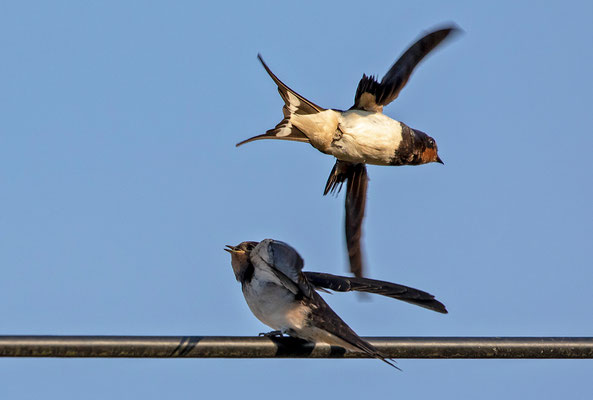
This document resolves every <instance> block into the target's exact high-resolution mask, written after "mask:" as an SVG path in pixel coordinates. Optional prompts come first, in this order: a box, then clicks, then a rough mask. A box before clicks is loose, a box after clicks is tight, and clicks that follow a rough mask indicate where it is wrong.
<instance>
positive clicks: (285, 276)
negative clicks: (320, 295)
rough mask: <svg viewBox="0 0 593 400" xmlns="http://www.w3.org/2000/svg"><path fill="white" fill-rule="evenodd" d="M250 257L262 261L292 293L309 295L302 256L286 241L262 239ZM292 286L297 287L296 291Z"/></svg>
mask: <svg viewBox="0 0 593 400" xmlns="http://www.w3.org/2000/svg"><path fill="white" fill-rule="evenodd" d="M250 257H251V258H252V259H253V260H254V261H256V262H257V261H259V260H261V261H263V262H264V263H266V264H267V265H268V266H269V267H270V269H271V270H272V272H273V273H274V274H275V275H276V276H277V277H278V278H279V279H280V280H281V281H282V282H283V283H285V286H287V285H288V286H290V287H288V286H287V288H288V289H289V290H291V291H292V292H293V293H294V294H297V292H301V293H302V294H303V295H304V296H306V297H311V293H312V292H314V289H313V287H312V286H311V285H310V284H309V282H308V281H307V278H306V277H305V276H304V275H303V272H302V270H303V265H304V262H303V258H302V257H301V256H300V255H299V253H298V252H297V251H296V250H295V249H294V248H293V247H291V246H290V245H288V244H287V243H284V242H281V241H279V240H273V239H265V240H262V241H261V242H260V243H259V244H258V245H257V246H256V247H255V248H254V249H253V250H252V251H251V255H250ZM291 288H292V289H291ZM294 288H298V290H297V292H295V291H294Z"/></svg>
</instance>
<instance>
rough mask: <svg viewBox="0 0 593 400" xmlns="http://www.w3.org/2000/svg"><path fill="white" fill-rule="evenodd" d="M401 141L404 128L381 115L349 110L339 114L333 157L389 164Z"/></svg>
mask: <svg viewBox="0 0 593 400" xmlns="http://www.w3.org/2000/svg"><path fill="white" fill-rule="evenodd" d="M401 142H402V125H401V123H400V122H398V121H396V120H394V119H391V118H389V117H388V116H386V115H384V114H382V113H376V112H369V111H362V110H349V111H345V112H343V113H342V114H341V115H340V118H339V123H338V134H337V135H336V136H335V138H334V140H333V142H332V144H331V149H330V152H329V153H330V154H332V155H333V156H334V157H336V158H337V159H338V160H342V161H350V162H354V163H366V164H376V165H390V163H391V160H392V159H393V154H394V152H395V150H396V149H397V148H398V147H399V145H400V143H401Z"/></svg>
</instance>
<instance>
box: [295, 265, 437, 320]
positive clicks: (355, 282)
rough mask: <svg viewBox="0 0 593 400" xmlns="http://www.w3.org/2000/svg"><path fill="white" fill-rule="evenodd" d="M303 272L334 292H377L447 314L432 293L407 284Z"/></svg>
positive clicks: (308, 277)
mask: <svg viewBox="0 0 593 400" xmlns="http://www.w3.org/2000/svg"><path fill="white" fill-rule="evenodd" d="M304 274H305V276H306V277H307V279H308V280H309V282H310V283H311V284H312V285H313V286H315V287H321V288H324V289H329V290H334V291H336V292H350V291H358V292H366V293H374V294H379V295H382V296H387V297H391V298H393V299H397V300H401V301H405V302H407V303H411V304H414V305H417V306H420V307H424V308H427V309H429V310H433V311H436V312H440V313H443V314H447V309H446V308H445V305H444V304H443V303H441V302H440V301H438V300H436V299H435V298H434V296H433V295H432V294H430V293H427V292H424V291H422V290H419V289H414V288H411V287H409V286H404V285H399V284H397V283H391V282H385V281H379V280H375V279H367V278H353V277H346V276H338V275H332V274H325V273H320V272H304Z"/></svg>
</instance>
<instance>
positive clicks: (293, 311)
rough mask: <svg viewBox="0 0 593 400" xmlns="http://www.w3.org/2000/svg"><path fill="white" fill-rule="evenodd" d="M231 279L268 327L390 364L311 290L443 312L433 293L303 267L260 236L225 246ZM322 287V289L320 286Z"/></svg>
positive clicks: (292, 253)
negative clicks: (365, 296) (379, 298)
mask: <svg viewBox="0 0 593 400" xmlns="http://www.w3.org/2000/svg"><path fill="white" fill-rule="evenodd" d="M226 247H227V248H226V249H225V250H226V251H228V252H229V253H231V265H232V267H233V272H234V273H235V278H236V279H237V281H239V282H241V288H242V290H243V296H245V300H246V301H247V305H248V306H249V308H250V309H251V312H253V314H254V315H255V316H256V317H257V319H259V320H260V321H261V322H263V323H264V324H266V325H268V326H269V327H271V328H272V329H274V331H273V332H270V334H268V335H281V334H287V335H290V336H293V337H296V338H300V339H304V340H307V341H310V342H322V343H327V344H330V345H335V346H340V347H343V348H345V349H347V350H349V351H356V352H361V351H362V352H364V353H366V354H368V355H369V356H372V357H375V358H378V359H380V360H382V361H384V362H386V363H387V364H389V365H391V366H393V367H395V365H393V363H392V362H391V361H390V360H389V359H387V358H386V357H385V356H384V355H382V354H381V353H380V352H379V351H378V350H377V349H376V348H375V347H374V346H372V345H371V344H370V343H368V342H366V341H365V340H363V339H362V338H360V336H358V335H357V334H356V333H355V332H354V331H353V330H352V329H351V328H350V327H349V326H348V325H347V324H346V323H345V322H344V321H343V320H342V319H341V318H340V317H339V316H338V315H337V314H336V313H335V312H334V311H333V310H332V309H331V308H330V307H329V305H328V304H327V303H326V302H325V301H324V300H323V298H322V297H321V296H320V295H319V294H318V293H317V292H316V291H315V289H320V290H324V289H330V290H335V291H339V292H348V291H351V290H356V291H361V292H368V293H376V294H381V295H383V296H388V297H392V298H394V299H398V300H403V301H406V302H408V303H412V304H416V305H419V306H421V307H424V308H428V309H429V310H433V311H437V312H440V313H443V314H446V313H447V310H446V308H445V306H444V305H443V304H442V303H441V302H439V301H437V300H435V298H434V296H432V295H431V294H429V293H426V292H423V291H421V290H417V289H413V288H410V287H407V286H402V285H398V284H395V283H389V282H383V281H377V280H373V279H367V278H350V277H344V276H335V275H330V274H323V273H318V272H303V271H302V269H303V259H302V258H301V256H300V255H299V253H297V251H296V250H295V249H294V248H292V247H291V246H289V245H288V244H286V243H284V242H280V241H277V240H272V239H265V240H262V241H261V242H259V243H258V242H242V243H240V244H238V245H237V246H230V245H227V246H226ZM324 291H325V290H324ZM395 368H397V367H395Z"/></svg>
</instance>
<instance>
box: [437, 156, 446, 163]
mask: <svg viewBox="0 0 593 400" xmlns="http://www.w3.org/2000/svg"><path fill="white" fill-rule="evenodd" d="M436 162H438V163H440V164H443V165H445V163H444V162H443V160H441V157H439V156H437V161H436Z"/></svg>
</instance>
